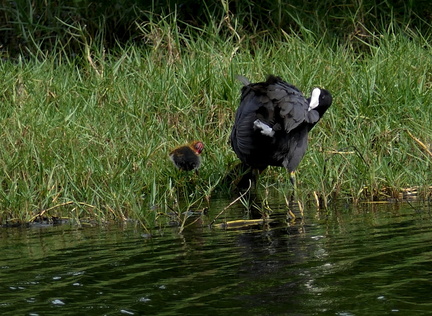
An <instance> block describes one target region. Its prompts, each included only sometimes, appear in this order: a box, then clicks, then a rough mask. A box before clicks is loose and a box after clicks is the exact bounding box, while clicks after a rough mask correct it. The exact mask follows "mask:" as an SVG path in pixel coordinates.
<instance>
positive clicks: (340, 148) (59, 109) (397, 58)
mask: <svg viewBox="0 0 432 316" xmlns="http://www.w3.org/2000/svg"><path fill="white" fill-rule="evenodd" d="M18 3H20V2H19V1H18ZM222 3H223V2H222ZM226 12H229V11H226ZM229 17H230V16H229V15H227V16H226V18H225V19H221V22H220V24H218V23H216V22H214V23H213V24H211V23H209V24H207V25H205V26H200V27H198V26H195V25H193V24H187V23H186V22H184V21H183V22H182V21H179V20H177V19H176V15H175V14H171V15H167V16H157V17H156V16H154V17H153V18H154V19H152V20H148V21H146V22H142V23H137V24H136V25H137V32H139V36H136V38H135V39H134V41H131V42H128V43H125V44H122V45H118V46H117V47H111V48H110V49H109V52H108V51H107V50H105V46H104V45H103V41H99V42H98V41H95V40H94V38H91V37H86V36H87V35H86V34H87V33H85V32H84V31H83V29H80V28H79V27H77V26H76V25H75V26H74V25H69V26H70V30H74V32H75V33H74V34H75V35H76V34H78V35H77V36H78V38H79V39H80V45H81V46H80V48H79V49H78V51H77V52H75V53H73V54H72V53H71V52H70V51H69V50H66V48H65V46H64V45H60V43H62V41H64V40H65V38H64V37H60V38H59V39H58V41H56V42H55V43H57V44H58V46H56V44H55V43H53V46H52V47H51V48H52V49H50V50H47V49H46V48H43V47H42V46H38V45H37V38H31V40H32V43H34V44H36V45H35V47H38V49H32V48H28V49H26V50H23V52H22V54H18V55H17V56H18V57H16V58H15V57H13V58H12V56H10V58H4V59H3V60H2V61H1V62H0V76H1V81H2V83H3V84H2V85H1V91H0V128H1V137H0V148H1V153H0V168H1V173H0V182H1V186H0V222H1V224H7V223H27V222H30V221H33V220H35V219H37V218H39V217H48V218H61V217H70V218H73V219H74V220H76V221H78V222H79V221H80V220H82V219H87V218H90V219H95V218H96V219H98V220H102V221H109V220H112V219H113V220H118V219H120V220H123V219H124V220H125V219H129V218H134V219H138V220H140V221H141V222H142V223H143V224H144V225H145V226H147V227H151V226H152V225H154V224H155V222H158V220H159V219H162V218H171V217H172V216H177V217H178V219H179V221H180V222H181V221H182V220H184V219H185V217H182V215H181V214H182V213H183V212H184V211H186V210H188V208H189V207H190V206H193V207H194V208H195V209H199V210H201V209H205V208H206V207H208V205H209V203H210V202H209V201H210V198H211V197H212V196H215V195H217V194H230V193H231V192H232V188H231V187H230V183H229V181H228V182H227V181H225V180H226V179H227V178H228V177H227V175H228V173H229V171H230V170H231V169H232V168H233V166H234V165H235V164H236V162H237V161H238V159H237V158H236V157H235V155H234V153H233V151H232V150H231V148H230V145H229V143H228V139H229V133H230V131H231V126H232V123H233V115H234V112H235V110H236V108H237V106H238V104H239V89H240V87H241V84H240V83H239V82H237V81H236V79H235V77H236V75H238V74H242V75H245V76H246V77H248V78H249V79H250V80H251V81H262V80H263V79H265V77H266V76H267V75H268V74H271V73H273V74H277V75H279V76H281V77H282V78H283V79H285V80H286V81H288V82H291V83H293V84H295V85H296V86H297V87H299V88H301V89H302V91H303V92H304V93H305V94H309V93H310V91H311V90H312V89H313V87H315V86H320V87H323V88H326V89H328V90H329V91H331V93H332V95H333V97H334V102H333V105H332V107H331V108H330V109H329V111H328V113H327V114H326V115H325V117H324V118H323V120H322V121H321V122H320V123H319V124H318V126H317V127H315V128H314V130H313V131H312V132H311V133H310V144H309V150H308V151H307V153H306V155H305V157H304V159H303V161H302V163H301V164H300V166H299V168H298V175H297V181H298V189H299V197H300V198H301V199H303V200H308V199H317V201H320V203H321V204H322V205H326V204H327V202H328V200H329V199H330V198H333V199H335V198H348V199H352V200H354V201H358V200H361V199H381V198H399V195H400V193H401V191H402V190H403V189H407V188H416V189H417V190H418V194H419V196H421V197H429V198H430V185H431V184H432V172H431V170H432V154H431V151H432V145H431V144H432V127H431V125H432V124H431V118H432V106H431V104H432V92H431V91H432V90H431V85H432V55H431V44H430V41H429V37H428V36H427V33H425V32H415V31H413V30H408V29H401V28H399V27H397V25H396V24H393V28H392V29H385V28H382V29H381V31H382V32H381V33H380V34H378V33H376V32H375V31H373V32H372V31H370V32H368V31H367V29H366V28H365V29H363V31H362V32H365V33H364V34H363V33H362V34H363V35H365V37H364V38H363V37H362V36H358V37H356V39H355V40H354V39H352V38H348V39H346V38H345V39H344V40H341V38H340V37H336V36H334V37H332V36H327V35H328V34H327V35H326V36H321V35H322V34H318V33H314V32H312V31H311V32H306V30H307V29H309V28H306V26H305V27H304V28H303V32H302V34H301V35H299V34H298V33H296V32H291V33H288V32H286V31H280V32H275V34H274V36H273V35H270V34H271V33H270V32H261V33H260V32H256V33H254V34H248V33H246V31H245V29H244V28H241V27H240V26H236V25H235V23H233V21H234V20H232V19H233V17H232V16H231V18H229ZM230 19H231V20H230ZM221 29H224V30H225V31H226V32H225V34H221V31H220V30H221ZM318 30H319V28H318V27H317V31H316V32H318ZM71 32H72V31H71ZM80 32H81V33H80ZM352 34H354V33H352ZM65 36H66V35H65ZM137 38H138V39H139V40H137ZM42 42H43V41H41V42H39V43H42ZM43 43H44V45H46V42H43ZM353 43H355V45H354V44H353ZM68 49H69V48H68ZM4 57H5V56H4ZM192 140H201V141H203V142H204V144H205V149H204V151H203V153H202V159H203V160H202V167H201V168H200V171H199V174H198V175H197V174H195V173H185V172H181V171H179V170H176V169H175V168H174V167H173V165H172V163H171V162H170V161H169V159H168V153H169V152H170V150H172V149H173V148H174V147H176V146H178V145H181V144H184V143H187V142H189V141H192ZM288 179H289V177H288V175H287V174H286V171H285V170H283V169H281V168H271V169H269V170H268V171H267V172H266V173H264V174H263V180H264V181H260V182H261V184H262V185H263V186H264V187H270V186H273V184H275V183H276V184H277V187H278V190H280V191H281V192H286V191H287V190H291V189H292V188H291V187H290V183H289V180H288ZM184 205H186V206H185V207H184Z"/></svg>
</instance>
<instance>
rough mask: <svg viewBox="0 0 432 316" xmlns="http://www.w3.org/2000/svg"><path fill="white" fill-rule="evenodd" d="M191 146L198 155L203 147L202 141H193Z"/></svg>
mask: <svg viewBox="0 0 432 316" xmlns="http://www.w3.org/2000/svg"><path fill="white" fill-rule="evenodd" d="M191 147H192V149H193V150H194V151H195V152H196V153H197V154H198V155H199V154H201V152H202V151H203V149H204V143H203V142H200V141H195V142H192V144H191Z"/></svg>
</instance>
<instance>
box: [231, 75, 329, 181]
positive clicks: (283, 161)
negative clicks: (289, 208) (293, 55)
mask: <svg viewBox="0 0 432 316" xmlns="http://www.w3.org/2000/svg"><path fill="white" fill-rule="evenodd" d="M239 80H240V81H241V82H242V83H243V84H244V87H243V88H242V90H241V101H240V106H239V108H238V109H237V112H236V117H235V122H234V126H233V129H232V132H231V146H232V148H233V150H234V152H235V153H236V155H237V157H238V158H239V159H240V160H241V161H242V163H243V164H244V165H245V166H246V167H248V168H249V169H251V170H250V172H248V173H246V174H245V175H244V178H243V179H247V180H248V181H247V182H249V180H250V181H252V184H255V183H256V178H257V176H258V174H259V173H260V172H262V171H263V170H264V169H266V168H267V167H268V166H279V167H284V168H286V169H287V170H288V171H289V172H290V180H291V182H292V183H293V184H294V181H295V179H294V171H295V169H296V168H297V166H298V165H299V163H300V161H301V159H302V158H303V155H304V154H305V152H306V149H307V144H308V133H309V131H310V130H311V129H312V128H313V127H314V126H315V124H316V123H318V121H319V120H320V119H321V118H322V117H323V115H324V113H325V112H326V111H327V109H328V108H329V107H330V105H331V104H332V96H331V94H330V93H329V92H328V91H327V90H325V89H320V88H315V89H313V91H312V95H311V97H310V98H308V99H306V98H305V97H304V96H303V95H302V93H301V92H300V90H299V89H297V88H296V87H295V86H293V85H291V84H289V83H287V82H285V81H283V80H282V79H281V78H279V77H276V76H273V75H271V76H269V77H268V79H267V81H265V82H259V83H250V82H249V80H248V79H246V78H245V77H239ZM241 182H243V183H244V182H245V181H243V180H242V181H241ZM248 185H249V183H248Z"/></svg>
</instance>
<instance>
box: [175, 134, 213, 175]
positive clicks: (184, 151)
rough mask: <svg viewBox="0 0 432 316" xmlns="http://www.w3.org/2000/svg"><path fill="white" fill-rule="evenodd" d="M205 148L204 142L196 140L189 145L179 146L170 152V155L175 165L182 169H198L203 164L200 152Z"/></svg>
mask: <svg viewBox="0 0 432 316" xmlns="http://www.w3.org/2000/svg"><path fill="white" fill-rule="evenodd" d="M203 149H204V143H203V142H200V141H194V142H192V143H190V144H189V145H185V146H180V147H177V148H176V149H174V150H173V151H171V152H170V153H169V157H170V159H171V161H172V162H173V163H174V165H175V166H176V167H177V168H178V169H180V170H183V171H192V170H197V169H198V168H199V167H200V165H201V157H200V154H201V152H202V151H203Z"/></svg>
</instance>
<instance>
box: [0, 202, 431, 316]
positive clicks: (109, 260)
mask: <svg viewBox="0 0 432 316" xmlns="http://www.w3.org/2000/svg"><path fill="white" fill-rule="evenodd" d="M224 202H226V201H222V202H221V204H224ZM225 205H226V204H225ZM213 208H214V210H211V211H210V215H209V218H208V219H204V221H207V222H209V221H210V219H212V216H214V214H217V213H218V212H219V211H220V209H221V208H217V207H213ZM429 211H430V207H428V206H418V207H416V208H413V207H411V206H409V205H405V204H399V205H397V204H392V205H367V206H364V207H358V208H353V207H340V206H339V207H335V208H334V209H331V210H329V211H326V212H323V211H321V212H319V211H316V210H314V209H306V210H305V214H304V218H303V219H302V220H299V221H297V222H295V223H291V224H287V223H284V221H283V220H282V218H285V215H284V214H275V215H274V216H275V217H276V218H277V219H278V223H279V225H271V226H267V227H261V228H262V229H259V228H258V227H253V228H248V229H243V230H232V231H225V230H220V229H209V228H208V227H206V226H203V227H201V226H199V227H197V225H195V226H193V227H190V228H189V229H187V230H185V231H184V232H183V233H182V234H178V230H177V229H175V228H166V229H163V230H161V231H158V232H155V234H154V237H153V238H148V237H147V236H146V235H145V234H144V231H142V230H140V229H139V228H136V227H128V226H126V227H113V226H111V227H107V228H86V229H77V228H75V227H70V226H61V227H39V228H31V229H1V230H0V234H1V239H0V251H1V257H0V313H1V315H68V314H70V315H156V314H157V315H173V314H184V315H210V314H212V315H221V314H228V315H229V314H233V315H244V314H249V315H275V314H279V315H281V314H282V315H283V314H285V315H383V314H391V313H399V314H400V315H418V314H419V313H427V312H429V311H431V310H432V298H431V296H430V293H431V290H432V270H431V268H430V267H431V264H432V243H431V240H432V221H431V214H430V213H429ZM239 212H241V210H240V209H237V210H232V214H231V216H235V217H236V218H238V216H239V214H240V213H239Z"/></svg>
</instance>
